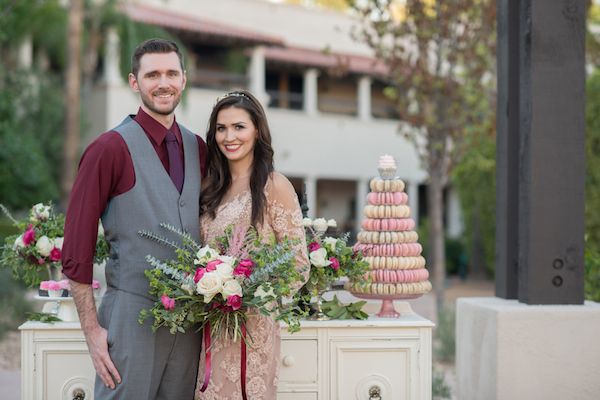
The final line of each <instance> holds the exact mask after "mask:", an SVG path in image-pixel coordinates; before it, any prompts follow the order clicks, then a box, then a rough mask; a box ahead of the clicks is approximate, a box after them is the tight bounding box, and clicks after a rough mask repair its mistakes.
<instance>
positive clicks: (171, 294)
mask: <svg viewBox="0 0 600 400" xmlns="http://www.w3.org/2000/svg"><path fill="white" fill-rule="evenodd" d="M161 227H162V228H164V229H166V230H168V231H170V232H173V233H175V234H177V235H178V236H179V237H181V239H182V243H181V244H179V243H176V242H174V241H171V240H168V239H166V238H164V237H161V236H159V235H156V234H155V233H152V232H147V231H143V232H140V234H141V235H142V236H145V237H147V238H150V239H152V240H155V241H157V242H159V243H161V244H163V245H167V246H170V247H173V248H174V249H175V253H176V258H175V259H172V260H157V259H156V258H155V257H153V256H151V255H149V256H147V261H148V262H149V264H150V265H152V266H153V268H151V269H148V270H146V272H145V273H146V276H147V278H148V279H149V282H150V294H152V295H153V296H155V297H156V298H157V300H156V302H155V303H154V306H153V307H152V308H151V309H150V310H143V311H142V312H141V313H140V323H143V322H144V320H146V319H147V318H149V317H151V318H152V319H153V324H152V328H153V329H154V330H156V329H158V328H159V327H161V326H164V327H167V328H168V329H169V330H170V331H171V333H176V332H178V331H179V332H185V330H186V329H189V328H197V327H200V328H208V331H209V332H210V334H211V336H213V337H218V338H221V339H226V340H227V339H229V340H233V341H236V340H237V339H238V338H240V337H242V338H243V336H244V335H242V333H243V329H244V328H243V327H244V326H245V322H246V319H247V313H248V311H249V310H251V309H253V310H254V311H256V312H259V313H261V314H263V315H270V316H272V317H273V318H274V319H276V320H281V321H284V322H286V323H287V325H288V329H289V330H290V331H296V330H298V329H299V326H300V323H299V319H300V317H301V316H302V315H301V314H299V313H298V309H297V307H295V306H294V305H293V304H284V302H283V301H282V300H283V299H284V298H286V297H290V296H291V295H292V294H293V293H292V287H293V285H295V284H296V283H297V282H301V281H302V276H301V274H300V273H299V272H298V271H297V270H296V268H295V254H294V252H293V251H292V246H293V244H294V243H293V242H292V241H289V240H284V241H279V242H277V241H276V240H275V238H274V237H270V238H261V237H259V235H258V234H257V232H256V230H254V229H253V228H249V229H245V228H241V227H233V226H230V227H228V228H227V229H226V231H225V235H224V236H222V237H219V238H217V239H216V240H215V242H214V243H211V245H212V247H211V246H209V245H206V246H204V247H200V245H199V244H198V243H196V242H195V241H194V240H193V239H192V238H191V237H190V236H189V235H188V234H187V233H185V232H181V231H180V230H178V229H176V228H174V227H173V226H170V225H167V224H161ZM205 331H206V329H205Z"/></svg>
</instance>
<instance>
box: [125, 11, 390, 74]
mask: <svg viewBox="0 0 600 400" xmlns="http://www.w3.org/2000/svg"><path fill="white" fill-rule="evenodd" d="M123 10H124V12H125V14H127V16H128V17H129V18H131V19H132V20H134V21H137V22H142V23H146V24H150V25H156V26H161V27H164V28H167V29H173V30H178V31H186V32H190V33H196V34H198V35H204V36H212V37H217V38H222V39H228V40H239V41H242V42H247V43H251V44H262V45H266V46H268V47H266V48H265V58H266V59H267V60H271V61H276V62H281V63H286V64H295V65H301V66H311V67H316V68H323V69H330V70H332V69H333V70H337V71H340V72H350V73H357V74H367V75H387V74H388V73H389V68H388V66H386V65H385V64H383V63H382V62H381V61H378V60H376V59H374V58H370V57H365V56H357V55H351V54H341V53H334V52H330V51H319V50H314V49H306V48H300V47H286V46H285V44H284V41H283V39H282V38H279V37H276V36H268V35H263V34H261V33H257V32H252V31H247V30H243V29H239V28H237V27H233V26H231V25H224V24H221V23H219V22H214V21H210V20H207V19H206V18H203V17H197V16H191V15H188V14H182V13H177V12H172V11H169V10H166V9H164V8H157V7H151V6H147V5H142V4H132V3H127V4H126V5H124V6H123Z"/></svg>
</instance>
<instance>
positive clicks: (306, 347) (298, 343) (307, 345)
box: [279, 339, 318, 399]
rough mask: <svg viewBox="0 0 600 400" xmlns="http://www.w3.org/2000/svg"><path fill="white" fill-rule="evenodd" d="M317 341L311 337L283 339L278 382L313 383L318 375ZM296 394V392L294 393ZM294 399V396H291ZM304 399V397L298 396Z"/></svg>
mask: <svg viewBox="0 0 600 400" xmlns="http://www.w3.org/2000/svg"><path fill="white" fill-rule="evenodd" d="M317 360H318V357H317V341H316V340H311V339H283V340H282V341H281V359H280V363H281V364H280V369H279V384H280V386H282V385H283V386H285V385H286V384H289V383H292V384H293V383H315V382H317V376H318V362H317ZM294 395H296V393H294ZM293 398H294V399H295V397H293ZM299 399H304V397H299Z"/></svg>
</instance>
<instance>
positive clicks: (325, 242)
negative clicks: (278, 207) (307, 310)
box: [302, 218, 369, 319]
mask: <svg viewBox="0 0 600 400" xmlns="http://www.w3.org/2000/svg"><path fill="white" fill-rule="evenodd" d="M302 222H303V225H304V228H305V231H306V242H307V246H308V255H309V260H310V274H309V278H308V281H307V283H306V285H305V286H304V288H303V289H304V293H303V294H304V297H305V301H306V298H307V297H314V298H316V304H315V307H314V308H315V313H314V314H313V319H327V316H326V315H324V313H323V311H322V310H321V305H322V295H323V293H324V292H326V291H328V290H331V285H332V283H334V282H336V281H339V280H341V279H344V278H347V279H348V281H349V282H353V283H354V284H357V285H361V284H363V283H364V282H365V273H366V272H367V271H368V269H369V264H368V263H367V262H366V261H365V260H364V259H363V255H362V253H360V252H357V251H355V250H354V249H353V248H352V247H350V246H348V238H349V236H350V235H349V234H348V233H346V234H344V235H342V236H340V237H338V238H336V237H333V236H327V235H326V233H327V231H328V229H329V228H336V227H337V223H336V221H335V220H333V219H329V220H326V219H324V218H317V219H314V220H311V219H310V218H304V219H303V220H302Z"/></svg>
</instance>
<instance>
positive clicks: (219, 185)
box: [200, 90, 273, 227]
mask: <svg viewBox="0 0 600 400" xmlns="http://www.w3.org/2000/svg"><path fill="white" fill-rule="evenodd" d="M231 107H235V108H239V109H242V110H246V112H248V114H249V115H250V119H251V120H252V123H253V124H254V126H255V127H256V129H257V131H258V133H257V136H256V143H255V144H254V152H253V153H254V158H253V162H252V172H251V175H250V193H251V195H252V217H251V224H252V225H253V226H255V227H256V226H257V224H259V223H262V222H263V218H264V209H265V203H266V197H265V193H264V188H265V185H266V184H267V180H268V179H269V176H270V175H271V173H272V172H273V147H272V146H271V132H270V130H269V125H268V123H267V117H266V115H265V110H264V109H263V107H262V106H261V105H260V103H259V102H258V100H257V99H256V98H255V97H254V96H253V95H252V94H251V93H250V92H248V91H245V90H239V91H235V92H231V93H227V94H226V95H225V96H224V97H222V98H221V99H220V100H218V101H217V104H215V106H214V107H213V110H212V113H211V115H210V120H209V123H208V132H207V134H206V144H207V146H208V152H207V153H208V154H207V157H206V165H207V173H206V178H205V182H206V183H205V184H204V185H202V186H203V188H202V193H201V195H200V214H205V213H206V214H208V215H209V216H210V217H211V218H213V219H214V218H215V216H216V211H217V208H218V207H219V205H220V204H221V202H222V200H223V197H224V196H225V194H226V193H227V190H228V189H229V188H230V187H231V172H230V171H229V162H228V160H227V158H226V157H225V156H224V155H223V153H221V150H220V149H219V146H218V145H217V140H216V137H215V136H216V132H217V116H218V115H219V112H220V111H221V110H223V109H226V108H231Z"/></svg>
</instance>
